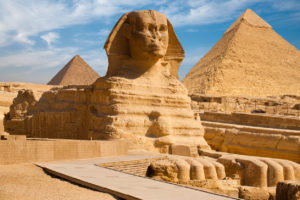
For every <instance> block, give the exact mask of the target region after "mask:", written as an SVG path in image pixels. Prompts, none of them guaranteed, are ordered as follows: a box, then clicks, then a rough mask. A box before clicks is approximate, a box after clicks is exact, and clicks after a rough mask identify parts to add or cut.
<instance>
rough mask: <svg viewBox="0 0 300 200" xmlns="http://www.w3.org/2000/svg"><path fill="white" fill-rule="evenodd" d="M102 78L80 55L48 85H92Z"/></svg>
mask: <svg viewBox="0 0 300 200" xmlns="http://www.w3.org/2000/svg"><path fill="white" fill-rule="evenodd" d="M99 77H100V76H99V75H98V73H97V72H95V71H94V70H93V68H92V67H91V66H89V65H88V64H87V63H86V62H85V61H84V60H83V59H82V58H81V57H80V56H79V55H76V56H74V57H73V58H72V59H71V60H70V61H69V62H68V63H67V64H66V65H65V66H64V67H63V68H62V69H61V70H60V71H59V72H58V73H57V74H56V75H55V76H54V77H53V78H52V79H51V80H50V81H49V82H48V85H90V84H92V83H93V82H94V81H95V80H96V79H97V78H99Z"/></svg>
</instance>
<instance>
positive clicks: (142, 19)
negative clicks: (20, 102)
mask: <svg viewBox="0 0 300 200" xmlns="http://www.w3.org/2000/svg"><path fill="white" fill-rule="evenodd" d="M104 48H105V50H106V53H107V56H108V61H109V66H108V70H107V74H106V76H105V77H101V78H99V79H97V81H96V82H95V83H94V84H92V85H90V86H82V87H79V86H68V87H64V88H62V89H61V88H58V89H53V90H51V91H49V92H46V93H44V95H43V96H42V98H41V99H40V100H39V101H38V102H37V103H36V106H35V107H34V109H31V110H30V111H28V115H27V116H25V117H24V120H23V121H22V120H21V121H20V120H19V119H18V120H15V121H14V119H13V118H11V119H8V120H6V130H7V131H8V132H11V133H14V134H17V133H18V131H19V132H22V133H23V132H24V131H21V130H18V128H16V127H17V126H15V125H14V124H17V123H18V124H21V125H19V126H18V127H27V129H26V130H27V131H28V134H27V135H28V136H29V137H48V138H72V139H91V138H92V139H122V138H126V139H128V141H129V142H130V144H131V147H132V148H146V149H152V150H154V149H159V150H160V151H163V152H169V151H170V148H169V147H170V146H171V145H173V144H185V145H189V146H191V148H193V149H194V150H193V151H194V154H197V147H199V148H201V149H210V147H209V146H208V144H207V143H206V141H205V140H204V138H203V134H204V130H203V127H202V125H201V122H200V120H199V118H198V119H195V117H194V114H193V112H192V110H191V107H190V98H189V97H188V96H187V90H186V88H185V87H184V86H183V85H182V83H181V82H180V81H179V80H178V76H177V72H178V68H179V65H180V63H181V61H182V60H183V58H184V50H183V48H182V46H181V45H180V43H179V41H178V39H177V37H176V35H175V32H174V30H173V27H172V25H171V23H170V22H169V21H168V19H167V18H166V16H165V15H163V14H161V13H159V12H156V11H153V10H149V11H134V12H129V13H126V14H124V15H123V16H122V17H121V18H120V19H119V21H118V22H117V24H116V25H115V27H114V29H113V30H112V32H111V33H110V35H109V37H108V39H107V41H106V43H105V46H104ZM25 118H26V120H25Z"/></svg>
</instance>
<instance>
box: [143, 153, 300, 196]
mask: <svg viewBox="0 0 300 200" xmlns="http://www.w3.org/2000/svg"><path fill="white" fill-rule="evenodd" d="M201 153H202V156H200V157H197V158H191V157H184V156H168V157H164V158H161V159H156V160H153V161H152V162H151V163H150V166H149V169H148V171H150V172H151V173H149V172H148V175H149V176H150V177H152V178H155V179H159V180H164V181H169V182H174V183H179V184H186V185H190V186H194V187H200V188H203V189H207V190H209V191H213V192H218V193H222V194H227V195H230V196H234V197H242V198H246V199H268V198H269V197H270V196H274V195H275V192H274V190H275V187H276V185H277V183H278V182H282V181H284V180H298V181H299V180H300V165H299V164H297V163H295V162H292V161H288V160H281V159H273V158H266V157H254V156H244V155H237V154H228V153H220V152H214V151H205V150H204V151H202V152H201Z"/></svg>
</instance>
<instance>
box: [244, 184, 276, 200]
mask: <svg viewBox="0 0 300 200" xmlns="http://www.w3.org/2000/svg"><path fill="white" fill-rule="evenodd" d="M239 197H240V198H242V199H245V200H269V198H270V194H269V191H268V190H267V189H266V188H260V187H249V186H241V187H239Z"/></svg>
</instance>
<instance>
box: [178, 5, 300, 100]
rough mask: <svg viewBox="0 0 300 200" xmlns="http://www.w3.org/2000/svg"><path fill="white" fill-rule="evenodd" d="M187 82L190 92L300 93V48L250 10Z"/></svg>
mask: <svg viewBox="0 0 300 200" xmlns="http://www.w3.org/2000/svg"><path fill="white" fill-rule="evenodd" d="M183 84H184V85H185V86H186V87H187V88H188V90H189V93H190V94H197V93H198V94H206V95H214V96H215V95H216V96H231V95H234V96H243V95H247V96H270V95H282V94H295V95H300V51H299V50H298V49H296V48H295V47H294V46H292V45H291V44H289V43H288V42H287V41H286V40H284V39H283V38H282V37H281V36H280V35H278V34H277V33H276V32H275V31H274V30H273V29H272V27H271V26H270V25H269V24H268V23H267V22H265V21H264V20H263V19H262V18H260V17H259V16H258V15H256V14H255V13H254V12H253V11H252V10H250V9H247V10H246V11H245V12H244V13H243V14H242V15H241V16H240V18H239V19H238V20H237V21H236V22H234V23H233V24H232V25H231V27H230V28H229V29H228V30H227V31H226V32H225V33H224V35H223V37H222V38H221V39H220V40H219V41H218V42H217V43H216V44H215V45H214V46H213V48H212V49H211V50H210V51H209V52H208V53H207V54H206V55H205V56H204V57H203V58H201V60H200V61H199V62H198V63H197V64H196V65H195V66H194V67H193V69H192V70H191V71H190V72H189V73H188V74H187V75H186V77H185V78H184V79H183Z"/></svg>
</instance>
